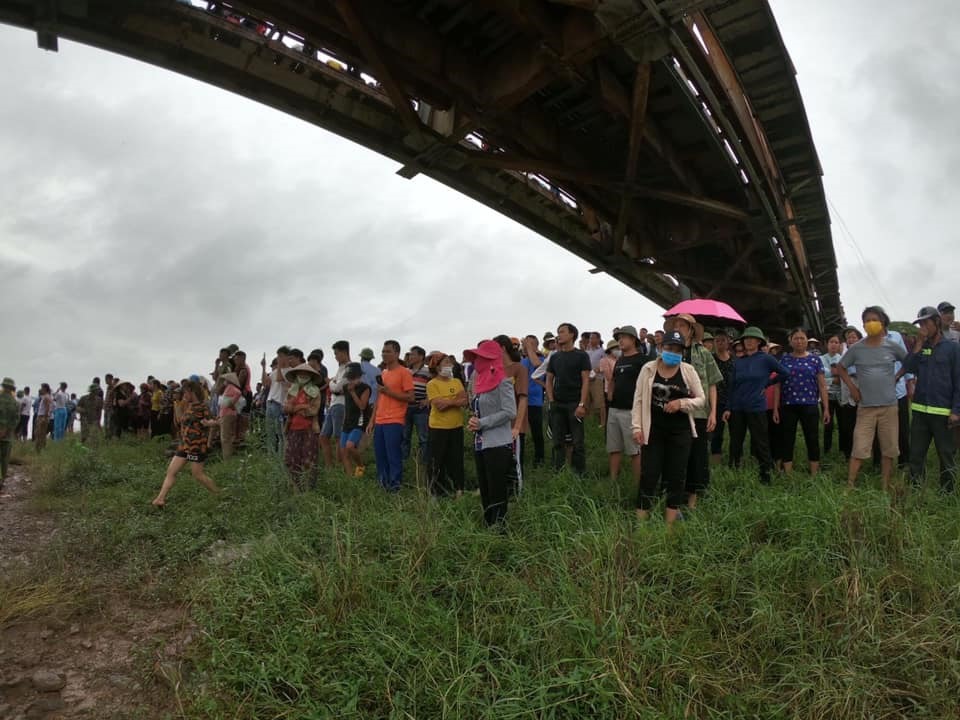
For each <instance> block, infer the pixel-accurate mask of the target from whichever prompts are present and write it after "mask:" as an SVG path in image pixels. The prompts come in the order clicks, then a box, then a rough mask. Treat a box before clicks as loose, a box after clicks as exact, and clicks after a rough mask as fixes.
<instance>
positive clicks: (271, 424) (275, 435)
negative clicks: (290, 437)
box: [265, 400, 283, 453]
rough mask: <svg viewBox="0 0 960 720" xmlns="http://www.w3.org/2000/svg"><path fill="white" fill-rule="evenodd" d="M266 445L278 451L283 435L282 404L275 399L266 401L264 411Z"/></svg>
mask: <svg viewBox="0 0 960 720" xmlns="http://www.w3.org/2000/svg"><path fill="white" fill-rule="evenodd" d="M265 419H266V429H267V447H268V448H270V449H271V450H272V451H273V452H275V453H278V452H280V442H281V439H282V435H283V405H281V404H280V403H278V402H277V401H276V400H270V401H268V402H267V413H266V418H265Z"/></svg>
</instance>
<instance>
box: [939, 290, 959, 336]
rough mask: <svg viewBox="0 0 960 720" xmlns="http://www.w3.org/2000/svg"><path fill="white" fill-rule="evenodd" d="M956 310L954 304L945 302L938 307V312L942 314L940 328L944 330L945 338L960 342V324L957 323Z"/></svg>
mask: <svg viewBox="0 0 960 720" xmlns="http://www.w3.org/2000/svg"><path fill="white" fill-rule="evenodd" d="M955 311H956V308H955V307H954V306H953V303H951V302H947V301H946V300H944V301H943V302H942V303H940V304H939V305H937V312H939V313H940V327H941V328H942V330H943V336H944V337H945V338H946V339H947V340H952V341H953V342H960V322H957V320H956V317H955V315H954V312H955Z"/></svg>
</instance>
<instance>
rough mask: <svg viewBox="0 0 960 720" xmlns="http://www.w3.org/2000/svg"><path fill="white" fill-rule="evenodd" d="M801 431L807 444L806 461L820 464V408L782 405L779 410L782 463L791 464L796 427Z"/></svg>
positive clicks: (795, 439) (816, 406)
mask: <svg viewBox="0 0 960 720" xmlns="http://www.w3.org/2000/svg"><path fill="white" fill-rule="evenodd" d="M798 424H799V425H800V427H801V429H802V430H803V440H804V442H806V443H807V460H809V461H810V462H820V437H819V436H820V406H819V405H784V406H783V407H782V408H780V433H781V435H780V438H781V446H780V449H781V450H782V451H783V454H782V455H780V459H781V460H783V462H789V463H792V462H793V451H794V448H796V446H797V425H798Z"/></svg>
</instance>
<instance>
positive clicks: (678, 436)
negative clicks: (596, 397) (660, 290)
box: [631, 330, 707, 524]
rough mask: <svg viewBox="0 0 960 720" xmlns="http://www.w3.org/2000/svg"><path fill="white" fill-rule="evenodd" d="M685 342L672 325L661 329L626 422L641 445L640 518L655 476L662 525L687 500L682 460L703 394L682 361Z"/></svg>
mask: <svg viewBox="0 0 960 720" xmlns="http://www.w3.org/2000/svg"><path fill="white" fill-rule="evenodd" d="M685 344H686V343H685V341H684V338H683V336H682V335H681V334H680V333H679V332H677V331H676V330H672V331H670V332H668V333H665V334H664V336H663V343H662V345H661V350H662V352H661V353H660V357H659V358H658V359H657V361H656V362H649V363H647V364H646V365H644V366H643V368H642V369H641V370H640V375H639V377H638V378H637V389H636V391H635V393H634V395H633V412H632V414H631V425H632V430H633V439H634V442H636V443H637V445H640V446H642V447H643V450H642V451H641V453H640V458H641V459H640V463H641V473H640V487H639V488H638V492H637V518H639V519H640V520H646V519H647V518H648V517H650V508H652V507H653V503H654V502H655V501H656V496H657V487H658V485H659V484H660V481H661V478H662V479H663V486H664V487H665V488H666V489H667V507H666V509H665V510H664V518H665V519H666V521H667V523H668V524H672V523H673V521H674V520H676V519H677V518H678V517H680V508H681V507H683V506H684V505H686V503H687V490H686V483H687V465H688V463H689V460H690V450H691V448H692V447H693V440H694V438H695V437H696V436H697V430H696V426H695V424H694V421H693V412H694V411H695V410H697V409H700V408H702V407H704V406H705V405H706V402H707V399H706V396H705V395H704V392H703V385H702V384H701V383H700V377H699V376H698V375H697V371H696V369H695V368H694V367H693V365H691V364H690V363H685V362H683V350H684V346H685Z"/></svg>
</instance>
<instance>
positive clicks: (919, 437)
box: [910, 410, 957, 492]
mask: <svg viewBox="0 0 960 720" xmlns="http://www.w3.org/2000/svg"><path fill="white" fill-rule="evenodd" d="M947 421H948V418H947V416H946V415H931V414H930V413H923V412H917V411H916V410H914V412H913V421H912V423H911V427H910V479H911V480H913V484H914V485H919V484H920V483H921V482H922V481H923V478H924V475H925V473H926V466H927V451H928V450H929V449H930V442H931V441H932V442H933V444H934V447H936V449H937V458H938V459H939V460H940V490H941V491H943V492H953V489H954V487H955V485H956V478H957V443H956V433H955V432H954V430H953V428H950V427H947Z"/></svg>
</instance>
